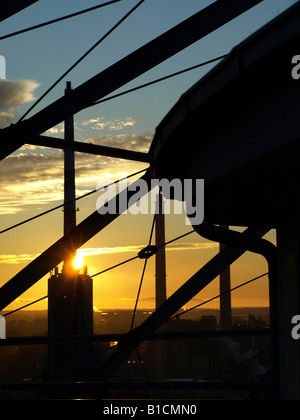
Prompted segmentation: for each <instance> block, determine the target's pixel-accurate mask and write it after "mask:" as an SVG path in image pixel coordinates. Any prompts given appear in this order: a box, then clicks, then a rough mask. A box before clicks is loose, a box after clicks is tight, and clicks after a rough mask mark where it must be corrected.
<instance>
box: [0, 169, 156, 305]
mask: <svg viewBox="0 0 300 420" xmlns="http://www.w3.org/2000/svg"><path fill="white" fill-rule="evenodd" d="M151 179H152V176H151V174H150V171H147V172H146V174H145V175H144V176H142V177H141V178H140V179H139V180H138V181H135V182H133V183H132V185H131V187H130V191H129V190H128V188H127V189H125V190H123V191H121V192H120V193H119V194H118V195H117V196H116V197H115V198H114V199H116V208H117V209H118V208H119V202H122V208H123V211H124V210H125V205H126V204H128V202H129V200H130V198H131V197H133V196H134V195H136V194H137V192H136V190H135V183H139V181H140V180H144V181H146V182H147V184H148V187H149V191H150V188H151V187H152V186H151V182H150V181H151ZM145 192H146V191H145ZM139 194H140V195H141V194H142V192H141V191H140V193H139ZM108 205H109V204H108ZM118 216H119V214H110V213H107V214H104V215H100V214H99V213H98V211H95V212H94V213H92V214H91V215H90V216H89V217H87V218H86V219H85V220H84V221H83V222H81V223H80V224H79V225H78V226H76V228H75V229H73V230H72V231H71V232H70V233H68V234H67V235H64V236H63V237H62V238H61V239H59V240H58V241H57V242H56V243H55V244H53V245H52V246H51V247H50V248H48V249H47V250H46V251H44V252H43V253H42V254H41V255H39V256H38V257H37V258H36V259H35V260H33V261H32V262H31V263H30V264H28V265H27V266H26V267H25V268H23V270H21V271H20V272H19V273H18V274H16V275H15V276H14V277H13V278H12V279H11V280H9V281H8V282H7V283H5V284H4V285H3V286H2V287H1V288H0V310H3V309H4V308H5V307H6V306H7V305H9V304H10V303H12V302H13V301H14V300H15V299H16V298H17V297H19V296H20V295H21V294H22V293H24V292H26V290H28V289H29V288H30V287H31V286H33V285H34V284H35V283H36V282H37V281H38V280H40V279H41V278H42V277H44V276H45V275H46V274H47V273H49V272H50V271H51V270H52V269H53V268H54V267H56V266H57V265H58V264H59V263H61V262H62V261H64V260H65V259H66V258H67V257H68V256H70V255H72V254H74V252H75V251H76V250H77V249H78V248H80V247H81V246H82V245H83V244H84V243H86V242H87V241H88V240H89V239H91V238H92V237H94V236H95V235H96V234H97V233H99V232H100V231H101V230H102V229H104V228H105V227H106V226H108V225H109V224H110V223H111V222H112V221H113V220H115V219H116V218H117V217H118Z"/></svg>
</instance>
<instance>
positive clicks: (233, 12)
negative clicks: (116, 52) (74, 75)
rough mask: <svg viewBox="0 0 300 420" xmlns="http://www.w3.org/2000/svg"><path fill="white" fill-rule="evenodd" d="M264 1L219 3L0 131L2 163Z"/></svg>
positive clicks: (227, 0) (232, 0) (220, 1)
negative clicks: (23, 147) (30, 115)
mask: <svg viewBox="0 0 300 420" xmlns="http://www.w3.org/2000/svg"><path fill="white" fill-rule="evenodd" d="M262 1H263V0H243V1H241V0H218V1H216V2H214V3H213V4H211V5H210V6H208V7H206V8H205V9H203V10H201V11H200V12H198V13H196V14H195V15H194V16H192V17H190V18H188V19H187V20H185V21H184V22H182V23H180V24H179V25H177V26H175V27H174V28H172V29H170V30H169V31H167V32H166V33H164V34H162V35H160V36H159V37H158V38H155V39H154V40H152V41H151V42H149V43H148V44H146V45H144V46H143V47H141V48H139V49H138V50H136V51H134V52H133V53H131V54H129V55H128V56H126V57H125V58H123V59H121V60H120V61H118V62H117V63H115V64H113V65H112V66H111V67H109V68H107V69H106V70H104V71H102V72H100V73H98V74H97V75H96V76H94V77H93V78H91V79H89V80H88V81H86V82H85V83H83V84H82V85H80V86H78V87H77V88H75V89H74V90H73V91H72V93H71V94H70V95H68V97H65V96H63V97H61V98H60V99H58V100H57V101H55V102H54V103H52V104H51V105H49V106H47V107H46V108H44V109H43V110H41V111H40V112H38V113H37V114H35V115H34V116H32V117H31V118H29V119H28V120H25V121H22V122H21V123H19V124H17V125H14V126H10V127H7V128H5V129H2V130H1V131H0V142H1V149H0V160H1V159H3V158H4V157H6V156H8V155H9V154H11V153H13V152H14V151H15V150H17V149H18V148H19V147H21V146H22V145H24V144H25V143H26V142H27V141H28V140H30V139H32V138H34V137H37V136H39V135H40V134H42V133H44V132H46V131H47V130H48V129H50V128H51V127H54V126H55V125H57V124H59V123H60V122H62V121H64V120H65V119H67V118H68V117H69V116H71V115H74V114H76V113H78V112H79V111H81V110H83V109H85V108H87V107H88V106H90V105H92V104H93V103H95V101H97V100H99V99H101V98H104V97H105V96H107V95H108V94H110V93H112V92H113V91H115V90H116V89H118V88H120V87H121V86H123V85H125V84H126V83H128V82H130V81H131V80H133V79H135V78H136V77H138V76H140V75H142V74H144V73H145V72H147V71H148V70H150V69H152V68H153V67H155V66H157V65H158V64H160V63H162V62H163V61H165V60H167V59H168V58H170V57H172V56H174V55H175V54H177V53H178V52H180V51H182V50H184V49H185V48H187V47H188V46H190V45H192V44H193V43H195V42H196V41H198V40H199V39H201V38H204V37H205V36H207V35H208V34H210V33H211V32H213V31H215V30H216V29H218V28H220V27H221V26H223V25H225V24H226V23H228V22H230V21H231V20H233V19H235V18H236V17H238V16H239V15H241V14H242V13H244V12H246V11H247V10H249V9H250V8H252V7H254V6H256V5H257V4H259V3H261V2H262Z"/></svg>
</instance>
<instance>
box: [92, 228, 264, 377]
mask: <svg viewBox="0 0 300 420" xmlns="http://www.w3.org/2000/svg"><path fill="white" fill-rule="evenodd" d="M268 231H269V229H268V228H248V229H246V230H245V232H243V233H242V234H241V235H242V236H243V237H247V238H249V237H253V238H256V239H257V238H261V237H263V236H264V235H265V234H266V233H267V232H268ZM245 252H246V250H245V249H242V248H236V247H234V246H227V247H226V248H224V249H223V250H222V251H220V252H219V254H217V255H216V256H215V257H214V258H212V259H211V260H210V261H209V262H208V263H207V264H205V265H204V266H203V267H202V268H201V269H200V270H199V271H198V272H197V273H195V274H194V275H193V276H192V277H191V278H190V279H189V280H188V281H187V282H186V283H185V284H184V285H183V286H181V287H180V288H179V289H178V290H177V291H176V292H175V293H174V294H173V295H172V296H171V297H169V298H168V299H167V300H166V301H165V302H164V303H163V304H162V305H161V306H160V307H159V308H158V309H157V310H156V311H155V312H153V314H152V315H151V316H150V317H149V318H147V319H146V320H145V321H144V322H143V323H142V324H141V325H140V326H139V327H137V328H135V329H134V330H132V331H130V332H129V333H127V334H126V335H125V337H124V338H123V339H122V340H121V341H120V342H119V344H118V347H117V349H116V351H115V352H114V353H113V355H112V356H111V357H110V358H109V359H108V360H107V361H106V362H105V363H104V364H103V366H102V367H101V368H100V369H99V374H97V380H100V381H106V380H108V379H109V378H110V376H111V375H112V374H113V373H114V372H115V371H116V370H117V369H118V368H119V367H120V366H121V365H122V363H123V362H124V361H125V360H126V359H127V358H128V357H129V356H130V354H131V353H132V352H133V351H134V350H135V349H136V348H137V347H138V346H139V345H140V344H141V343H142V342H143V341H145V340H146V339H147V337H148V336H150V335H151V334H153V333H154V331H155V330H156V329H157V328H158V327H160V326H161V325H162V324H163V323H164V322H166V321H168V319H169V318H170V317H171V316H172V315H174V314H175V313H176V312H177V311H178V310H180V309H181V308H182V306H184V305H185V304H186V303H187V302H189V301H190V300H191V299H192V298H193V297H194V296H196V295H197V294H198V293H199V292H200V291H201V290H203V289H204V288H205V287H206V286H207V285H208V284H209V283H211V282H212V281H213V280H214V279H215V278H216V277H217V276H218V275H220V273H221V272H222V271H223V270H224V269H225V268H227V267H229V266H230V265H231V264H232V263H234V261H236V260H237V259H238V258H240V257H241V256H242V255H243V254H244V253H245Z"/></svg>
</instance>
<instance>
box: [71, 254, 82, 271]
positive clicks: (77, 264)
mask: <svg viewBox="0 0 300 420" xmlns="http://www.w3.org/2000/svg"><path fill="white" fill-rule="evenodd" d="M73 265H74V267H75V268H76V270H80V269H81V268H82V267H83V266H84V261H83V258H82V257H81V256H80V255H78V254H77V255H76V257H75V258H74V261H73Z"/></svg>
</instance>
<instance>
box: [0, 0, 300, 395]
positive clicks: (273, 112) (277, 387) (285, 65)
mask: <svg viewBox="0 0 300 420" xmlns="http://www.w3.org/2000/svg"><path fill="white" fill-rule="evenodd" d="M258 3H261V1H254V0H253V1H248V0H243V1H242V2H241V1H240V0H228V1H223V0H219V1H217V2H215V3H213V4H212V5H211V6H208V7H207V8H206V9H204V10H202V11H200V12H199V13H197V14H196V15H195V16H193V17H192V18H189V19H188V20H186V21H185V22H183V23H182V24H180V25H178V26H177V27H175V28H173V29H171V30H170V31H168V32H167V33H166V34H164V35H162V36H160V37H158V38H157V39H156V40H154V41H152V42H150V43H149V44H147V45H146V46H144V47H142V48H140V49H139V50H137V51H135V52H134V53H132V54H130V55H129V56H127V57H125V58H124V59H123V60H121V61H120V62H118V63H116V64H115V65H113V66H111V67H110V68H108V69H106V70H105V71H104V72H102V73H99V74H98V75H97V76H95V77H94V78H92V79H90V80H89V81H87V82H86V83H84V84H83V85H81V86H80V87H78V88H77V89H74V91H72V92H71V93H70V94H69V95H67V96H66V97H63V98H61V99H59V100H58V101H56V102H54V103H53V104H51V105H50V106H48V107H46V108H45V109H44V110H42V111H40V112H38V113H37V114H36V115H35V116H33V117H31V118H29V119H28V120H26V121H22V122H21V123H20V124H18V125H16V126H14V127H9V128H6V129H4V130H1V132H0V136H1V138H3V139H4V141H3V142H2V147H1V151H0V157H1V158H2V159H3V158H4V157H5V156H7V155H9V154H10V153H12V152H13V151H15V150H16V149H17V148H18V147H20V146H22V145H23V144H25V143H30V142H31V139H33V140H32V142H33V144H38V143H37V142H41V143H42V142H43V141H45V143H44V144H45V145H47V144H48V145H49V144H50V142H51V144H52V145H53V147H59V148H60V147H65V146H66V145H65V143H64V141H62V140H58V141H57V142H56V140H55V139H47V138H42V137H39V136H40V134H41V133H42V132H44V131H46V130H47V129H49V128H51V127H52V126H54V125H56V124H57V123H59V122H61V121H62V120H64V119H66V118H67V117H69V116H72V115H73V114H75V113H76V112H78V111H80V110H82V109H84V108H85V107H87V106H89V105H91V104H92V103H93V102H95V101H96V100H98V99H100V98H102V97H103V96H105V95H107V94H109V93H110V92H112V91H114V90H116V89H117V88H119V87H120V86H122V85H123V84H125V83H127V82H128V81H130V80H132V79H134V78H135V77H137V76H138V75H140V74H142V73H144V72H146V71H147V70H149V69H150V68H152V67H154V66H155V65H157V64H159V63H161V62H162V61H164V60H166V59H167V58H169V57H171V56H172V55H174V54H176V53H177V52H179V51H180V50H182V49H184V48H185V47H187V46H188V45H191V44H192V43H194V42H195V41H197V40H198V39H200V38H201V37H204V36H206V35H207V34H209V33H210V32H212V31H213V30H215V29H217V28H218V27H220V26H222V25H224V24H225V23H227V22H229V21H230V20H232V19H233V18H235V17H237V16H238V15H240V14H241V13H243V12H245V11H246V10H248V9H249V8H251V7H253V6H255V5H257V4H258ZM299 43H300V5H299V3H297V4H296V5H295V6H293V7H292V8H290V9H289V10H288V11H287V12H285V13H284V14H282V15H281V16H279V17H278V18H277V19H275V20H274V21H272V22H271V23H270V24H268V25H266V26H265V27H264V28H262V29H261V30H259V31H258V32H257V33H255V34H254V35H252V36H251V37H250V38H249V39H247V40H246V41H244V42H243V43H241V44H240V45H239V46H238V47H236V48H234V49H233V51H232V52H231V54H230V55H229V56H228V57H227V58H226V59H224V60H223V61H222V62H221V63H220V64H219V65H217V66H216V67H215V68H214V69H213V70H212V71H210V72H209V73H208V74H207V75H206V76H205V77H204V78H203V79H201V80H200V81H199V82H198V83H197V84H196V85H195V86H193V87H192V88H191V89H190V90H189V91H188V92H186V93H185V94H184V95H183V96H182V97H181V99H180V100H179V101H178V103H177V104H176V105H175V106H174V108H173V109H172V110H171V111H170V112H169V113H168V115H167V116H166V117H165V118H164V119H163V121H162V122H161V124H160V125H159V126H158V127H157V129H156V134H155V137H154V139H153V142H152V145H151V148H150V151H149V153H148V154H147V159H146V160H147V161H148V159H149V162H150V164H151V165H152V166H153V167H154V168H155V173H156V176H157V177H158V178H160V179H161V178H167V179H173V178H179V179H186V178H192V179H196V178H200V179H205V182H206V193H205V221H204V223H203V224H202V225H199V226H194V229H195V230H196V232H198V233H199V235H201V236H203V237H205V238H208V239H210V240H214V241H217V242H219V243H224V244H227V246H226V247H225V248H224V249H222V250H221V251H220V252H219V254H218V255H216V256H215V257H214V258H213V259H212V260H211V261H209V262H208V263H207V264H206V265H205V266H203V267H202V268H201V269H200V270H199V271H198V272H197V273H195V274H194V275H193V276H192V277H191V278H190V279H189V280H188V281H186V283H184V284H183V286H182V287H180V288H179V289H178V290H177V291H176V292H175V293H174V294H173V295H172V296H170V297H169V298H168V299H167V300H166V301H165V302H164V303H162V304H161V305H160V306H159V308H157V310H156V311H155V312H154V313H153V314H152V315H151V316H149V318H147V320H145V321H144V322H143V323H142V324H141V325H140V326H139V327H137V328H134V329H133V330H132V331H130V332H129V333H128V334H125V335H124V336H122V340H121V341H120V343H119V344H118V346H117V348H116V350H115V352H114V353H113V354H112V355H111V356H110V357H109V358H108V359H107V360H106V361H105V363H104V364H103V366H102V367H101V369H100V370H99V371H98V372H97V375H96V382H93V383H84V384H81V385H76V384H70V386H71V387H76V386H78V387H80V386H81V387H82V388H84V389H86V388H90V387H91V386H92V387H94V389H96V388H97V387H99V388H101V387H102V388H103V387H105V385H104V383H105V382H106V381H107V380H108V379H109V378H110V377H111V376H112V374H113V373H114V372H115V371H116V369H118V367H120V366H121V365H122V363H123V362H124V361H125V360H126V358H127V357H128V356H129V355H130V354H131V353H132V352H133V351H134V350H135V349H136V348H137V346H138V345H139V344H140V343H142V342H143V341H145V340H146V339H148V338H149V337H151V336H153V334H154V332H155V330H156V329H157V328H159V327H160V326H161V325H162V324H163V323H164V322H165V321H167V320H168V319H169V318H170V317H171V316H172V315H174V313H176V311H178V310H179V309H180V308H181V307H182V306H183V305H184V304H186V303H187V302H189V301H190V299H192V298H193V297H194V296H195V295H196V294H198V293H199V292H200V291H201V290H203V289H204V288H205V287H206V286H207V285H208V284H210V283H211V281H212V280H214V279H215V278H216V277H217V276H219V275H220V273H221V272H222V271H223V270H224V269H226V268H227V267H229V266H230V265H231V264H232V263H233V262H234V261H236V260H237V259H238V258H239V257H240V256H241V255H243V254H244V253H245V252H246V251H251V252H255V253H257V254H259V255H262V256H263V257H264V258H265V259H266V262H267V264H268V268H269V279H270V312H271V331H270V332H271V340H272V353H273V354H272V382H268V383H267V384H261V385H260V386H265V387H267V388H269V387H272V392H273V398H274V399H300V374H299V371H300V369H299V364H300V358H299V355H300V352H299V343H298V342H297V341H293V340H292V339H291V336H290V322H291V317H292V316H293V315H295V314H297V313H299V311H300V307H299V267H298V264H297V262H298V261H299V232H300V231H299V193H298V185H299V181H300V173H299V162H298V147H299V146H298V141H299V137H300V126H299V123H298V116H299V115H300V113H299V111H300V110H299V107H300V103H299V97H300V87H299V86H298V84H296V83H295V81H293V79H292V77H291V74H290V73H291V64H290V63H291V58H292V57H293V56H294V55H295V54H296V53H297V48H298V46H299ZM216 122H217V123H216ZM183 139H184V147H183ZM47 142H48V143H47ZM41 143H40V144H41ZM75 143H76V142H75ZM75 147H77V146H76V144H75ZM78 147H79V146H78ZM86 151H87V150H86ZM99 151H100V149H99ZM107 152H108V150H107ZM118 153H119V157H120V156H121V155H122V152H121V151H119V152H118ZM170 156H171V157H172V158H170ZM124 158H126V155H125V152H124ZM152 173H153V172H152V171H150V170H148V171H147V172H146V174H145V175H144V177H143V179H145V180H146V181H147V182H148V184H150V180H151V177H152ZM128 194H130V192H129V193H128ZM116 217H117V215H105V216H100V215H99V214H98V212H95V213H94V214H92V215H91V216H89V217H88V218H87V219H86V220H84V221H83V222H82V223H81V224H79V225H78V226H76V227H75V228H74V229H72V230H71V232H69V233H67V234H66V235H64V237H63V238H61V239H60V240H59V241H57V242H56V243H55V244H54V245H53V246H52V247H50V248H49V249H48V250H46V251H45V252H44V253H42V254H41V255H40V256H39V257H38V258H37V259H36V260H34V261H33V262H32V263H30V264H29V265H28V266H27V267H25V269H23V270H22V271H21V272H20V273H18V274H17V275H16V276H14V277H13V278H12V279H11V280H10V281H9V282H7V283H6V284H5V285H4V286H3V287H2V288H1V289H0V309H1V310H2V309H4V308H5V307H6V306H7V305H8V304H10V303H11V302H12V301H13V300H14V299H16V298H17V297H18V296H19V295H20V294H21V293H23V292H24V291H25V290H27V289H28V288H29V287H30V286H31V285H33V284H34V283H35V282H37V281H38V280H39V279H40V278H42V277H43V276H44V275H45V274H47V273H48V272H49V271H50V270H51V269H53V267H55V266H56V265H57V264H58V263H60V262H61V261H63V260H64V259H65V258H68V256H69V255H71V253H72V250H73V249H74V247H75V249H77V248H79V247H80V246H81V245H83V244H84V243H85V242H86V241H87V240H89V239H90V238H92V237H93V236H94V235H95V234H96V233H98V232H100V231H101V230H102V229H103V228H105V227H106V226H107V225H108V224H109V223H111V222H112V221H113V220H114V219H115V218H116ZM219 225H226V226H227V225H228V226H231V225H234V226H246V227H247V228H246V230H245V231H244V232H243V233H239V232H235V231H231V230H230V229H223V228H221V227H219ZM271 229H276V230H277V239H278V247H276V246H275V245H273V244H272V243H270V242H268V241H266V240H265V239H262V238H263V237H264V236H265V235H266V233H268V232H269V231H270V230H271ZM253 334H254V332H253ZM165 337H167V336H165ZM90 339H93V338H90ZM295 372H298V374H295ZM151 385H152V386H154V385H153V384H151ZM205 385H208V384H199V383H197V384H193V386H195V387H198V388H201V387H202V386H203V387H205ZM18 386H19V387H21V385H18V384H17V385H11V387H12V388H13V387H15V388H17V387H18ZM34 386H37V387H38V385H34V384H33V385H32V387H34ZM51 386H53V387H59V386H60V385H57V384H52V385H51V384H44V387H46V388H47V387H48V388H51ZM107 386H108V387H109V386H111V384H110V383H108V384H107ZM116 386H117V385H116ZM119 386H121V385H119ZM127 386H128V387H130V385H128V384H127ZM134 386H136V384H135V385H134V384H133V385H132V387H134ZM157 386H158V387H159V386H161V387H163V386H167V384H163V385H161V384H157ZM174 386H179V387H180V384H176V385H175V384H174ZM181 386H182V387H183V388H184V387H185V385H182V384H181ZM186 386H187V384H186ZM208 386H209V387H212V388H213V387H215V388H217V387H221V388H223V389H225V388H226V387H227V386H230V384H229V385H228V384H226V383H223V384H209V385H208ZM237 386H239V389H242V388H244V387H245V389H252V388H255V386H257V384H237ZM28 387H29V388H30V385H28ZM169 387H172V386H171V385H170V384H169ZM231 387H232V388H234V387H235V385H234V384H231ZM0 388H1V385H0ZM8 388H9V386H8ZM102 388H101V389H102Z"/></svg>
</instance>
